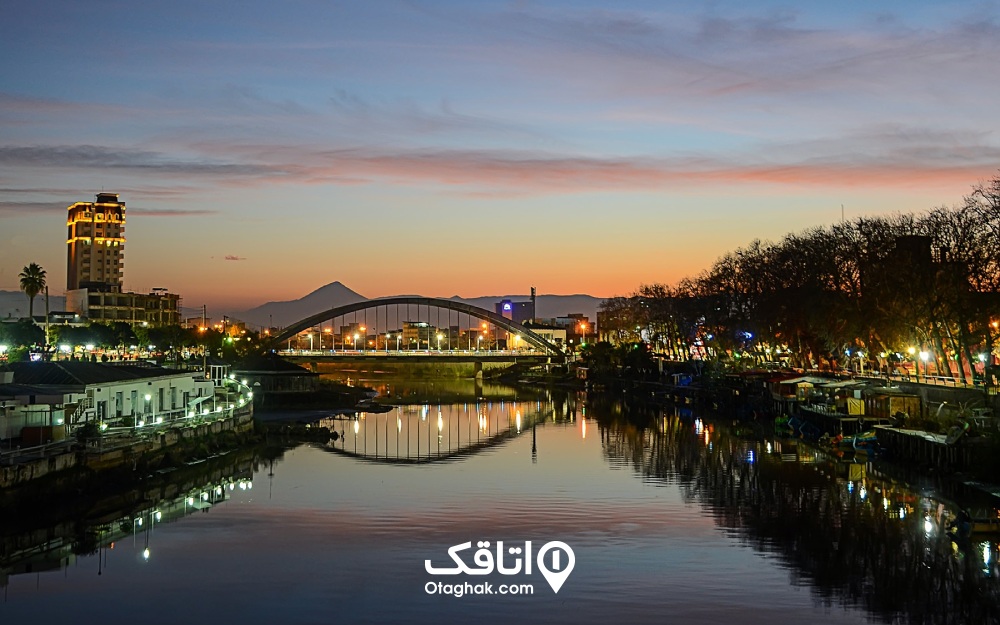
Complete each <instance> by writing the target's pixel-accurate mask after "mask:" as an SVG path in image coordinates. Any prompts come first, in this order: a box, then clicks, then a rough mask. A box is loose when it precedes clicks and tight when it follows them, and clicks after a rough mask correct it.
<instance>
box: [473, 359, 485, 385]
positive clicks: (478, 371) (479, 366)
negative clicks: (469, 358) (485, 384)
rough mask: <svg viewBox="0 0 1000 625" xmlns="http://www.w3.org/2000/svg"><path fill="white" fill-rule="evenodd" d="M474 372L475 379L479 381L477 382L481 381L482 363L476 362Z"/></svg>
mask: <svg viewBox="0 0 1000 625" xmlns="http://www.w3.org/2000/svg"><path fill="white" fill-rule="evenodd" d="M474 370H475V372H476V379H477V380H479V381H482V379H483V361H481V360H477V361H476V365H475V367H474Z"/></svg>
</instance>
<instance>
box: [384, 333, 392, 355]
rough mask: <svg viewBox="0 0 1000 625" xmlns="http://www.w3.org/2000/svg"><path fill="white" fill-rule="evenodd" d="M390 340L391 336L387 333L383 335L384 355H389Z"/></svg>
mask: <svg viewBox="0 0 1000 625" xmlns="http://www.w3.org/2000/svg"><path fill="white" fill-rule="evenodd" d="M391 340H392V334H391V333H389V332H386V333H385V353H387V354H388V353H389V341H391Z"/></svg>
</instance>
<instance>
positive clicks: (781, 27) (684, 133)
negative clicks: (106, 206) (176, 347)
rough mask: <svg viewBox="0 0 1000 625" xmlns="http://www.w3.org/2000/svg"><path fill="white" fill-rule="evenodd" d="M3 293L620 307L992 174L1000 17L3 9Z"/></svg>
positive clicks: (743, 0)
mask: <svg viewBox="0 0 1000 625" xmlns="http://www.w3.org/2000/svg"><path fill="white" fill-rule="evenodd" d="M3 16H4V19H3V22H4V27H3V36H2V37H0V59H2V61H0V63H2V68H3V72H2V74H0V75H2V82H0V188H2V190H3V195H2V197H0V289H3V290H17V288H18V281H17V274H18V272H19V271H20V270H21V268H22V267H23V266H24V265H27V264H28V263H30V262H37V263H39V264H41V265H42V266H43V267H45V268H46V269H47V270H48V276H49V284H50V285H51V289H52V292H53V294H61V293H62V291H63V289H64V287H65V280H66V278H65V265H66V245H65V231H66V230H65V209H66V206H68V205H69V204H71V203H73V202H75V201H88V200H93V198H94V194H95V193H97V192H99V191H101V190H102V189H103V190H105V191H112V192H118V193H120V194H121V199H122V200H123V201H124V202H125V203H126V204H127V206H128V213H127V216H128V225H127V228H126V236H127V241H128V242H127V244H126V247H125V250H126V252H125V259H126V262H125V267H126V269H125V279H126V283H125V287H126V288H127V289H130V290H136V291H146V290H148V289H151V288H153V287H166V288H169V289H170V290H171V291H174V292H178V293H180V294H181V295H182V297H183V298H184V304H185V305H186V306H192V307H193V306H200V305H201V304H203V303H207V304H209V305H212V306H217V305H229V306H247V307H249V306H252V305H255V304H259V303H262V302H265V301H268V300H286V299H295V298H298V297H300V296H303V295H305V294H306V293H309V292H310V291H312V290H314V289H316V288H318V287H319V286H322V285H324V284H326V283H329V282H333V281H335V280H339V281H341V282H343V283H344V284H346V285H347V286H349V287H351V288H352V289H354V290H355V291H358V292H359V293H361V294H363V295H365V296H368V297H378V296H384V295H393V294H404V293H405V294H422V295H428V296H451V295H461V296H465V297H474V296H480V295H491V294H505V293H527V292H528V289H529V287H530V286H536V287H537V288H538V292H539V293H563V294H567V293H589V294H592V295H596V296H611V295H615V294H625V293H627V292H629V291H631V290H633V289H635V288H636V287H638V286H639V285H640V284H642V283H648V282H669V283H672V282H675V281H676V280H678V279H679V278H682V277H684V276H685V275H692V274H696V273H698V272H699V271H701V270H702V269H704V268H706V267H707V266H709V265H710V264H711V263H712V261H713V260H714V259H715V258H716V257H717V256H719V255H720V254H722V253H724V252H725V251H727V250H730V249H733V248H735V247H737V246H740V245H745V244H746V243H748V242H750V241H751V240H753V239H754V238H762V239H777V238H780V237H781V236H782V235H784V234H785V233H787V232H790V231H796V230H801V229H804V228H809V227H814V226H821V225H826V224H830V223H832V222H835V221H838V220H839V219H840V218H841V205H843V207H844V209H843V210H844V214H845V215H846V217H847V218H848V219H850V218H852V217H856V216H859V215H866V214H884V213H893V212H901V211H902V212H911V211H923V210H927V209H930V208H933V207H936V206H941V205H952V204H955V203H957V202H959V201H960V200H961V198H962V196H963V195H964V194H966V193H967V192H968V191H969V190H970V187H971V186H972V185H973V184H975V183H977V182H979V181H982V180H985V179H987V178H989V177H991V176H993V175H996V173H997V171H998V168H1000V135H998V131H1000V108H998V104H997V103H998V102H1000V80H997V72H998V69H997V68H998V65H1000V2H997V1H994V0H987V1H984V2H976V1H971V2H968V1H961V2H958V1H938V2H927V1H922V0H907V1H906V2H903V1H883V2H870V1H869V2H859V1H858V2H856V1H853V0H842V1H840V2H835V3H834V2H785V3H776V2H764V1H756V2H755V1H749V0H740V1H738V2H736V1H729V0H721V1H711V2H704V3H698V2H674V1H668V0H664V1H657V2H652V1H650V2H635V1H622V2H614V3H612V2H577V1H575V2H550V1H538V2H531V1H524V2H518V1H514V2H485V1H483V2H480V1H470V0H465V1H462V2H456V1H451V2H445V1H442V2H420V1H414V2H382V1H371V2H320V1H316V2H282V3H274V2H261V1H258V0H242V1H240V2H221V1H218V2H204V1H203V0H200V1H197V2H186V1H180V0H178V1H174V2H169V3H166V2H163V3H144V2H100V1H88V2H79V1H64V2H61V1H49V0H33V1H31V2H29V1H25V0H7V1H6V2H4V3H3Z"/></svg>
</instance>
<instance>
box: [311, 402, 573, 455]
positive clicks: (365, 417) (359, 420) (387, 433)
mask: <svg viewBox="0 0 1000 625" xmlns="http://www.w3.org/2000/svg"><path fill="white" fill-rule="evenodd" d="M563 410H565V409H563ZM565 417H566V415H565V413H564V412H560V413H559V414H557V410H556V409H555V408H553V406H552V404H551V403H548V402H517V401H498V402H478V403H467V404H451V405H431V404H424V405H417V406H413V405H408V406H396V407H394V408H393V409H392V410H391V411H390V412H385V413H373V412H369V413H360V414H359V415H358V416H357V417H355V418H349V417H331V418H327V419H324V420H322V421H320V423H319V425H321V426H323V427H328V428H330V430H331V431H336V432H337V433H338V434H339V437H338V438H337V440H335V441H331V442H330V443H329V444H328V445H327V447H326V449H328V450H329V451H332V452H335V453H338V454H343V455H347V456H353V457H356V458H362V459H364V460H368V461H371V462H381V463H404V464H428V463H435V462H449V461H454V460H457V459H459V458H463V457H466V456H470V455H473V454H476V453H479V452H482V451H485V450H487V449H489V448H491V447H496V446H498V445H502V444H503V443H505V442H506V441H508V440H510V439H511V438H514V437H516V436H519V435H521V434H522V433H525V432H527V431H528V430H531V431H532V436H534V426H535V425H536V424H538V423H541V422H543V421H559V420H561V419H564V418H565ZM536 449H537V448H536V445H535V441H534V439H533V440H532V445H531V451H532V458H533V459H534V456H535V453H536Z"/></svg>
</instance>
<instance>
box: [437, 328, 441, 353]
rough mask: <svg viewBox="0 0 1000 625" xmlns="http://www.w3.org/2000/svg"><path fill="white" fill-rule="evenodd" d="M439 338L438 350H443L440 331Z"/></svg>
mask: <svg viewBox="0 0 1000 625" xmlns="http://www.w3.org/2000/svg"><path fill="white" fill-rule="evenodd" d="M437 339H438V351H441V333H440V332H438V335H437Z"/></svg>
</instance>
